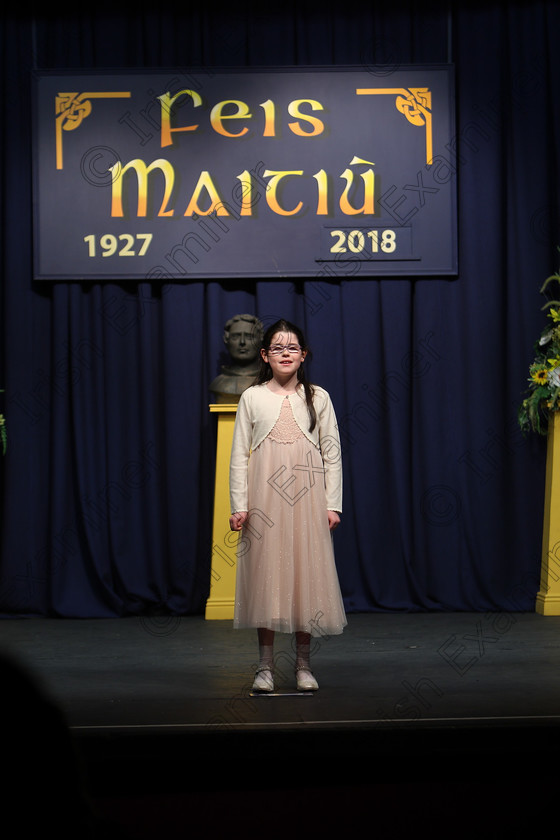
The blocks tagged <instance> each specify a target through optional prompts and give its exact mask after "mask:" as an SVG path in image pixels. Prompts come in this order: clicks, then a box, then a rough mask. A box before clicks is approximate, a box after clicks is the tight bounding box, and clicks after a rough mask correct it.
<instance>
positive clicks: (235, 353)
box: [210, 315, 263, 403]
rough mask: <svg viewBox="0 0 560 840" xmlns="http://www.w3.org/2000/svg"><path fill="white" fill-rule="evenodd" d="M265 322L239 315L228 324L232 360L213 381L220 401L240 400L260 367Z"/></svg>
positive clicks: (227, 341)
mask: <svg viewBox="0 0 560 840" xmlns="http://www.w3.org/2000/svg"><path fill="white" fill-rule="evenodd" d="M262 336H263V325H262V323H261V322H260V321H259V319H258V318H257V317H256V316H255V315H235V316H234V317H233V318H230V320H229V321H228V322H227V323H226V325H225V327H224V335H223V340H224V344H225V345H226V347H227V348H228V350H229V354H230V356H231V359H232V363H231V364H230V365H222V372H221V374H220V375H219V376H217V377H216V378H215V379H214V381H213V382H212V383H211V384H210V390H211V391H212V392H213V394H214V396H215V398H216V402H217V403H237V402H239V397H240V396H241V394H242V393H243V391H245V390H246V389H247V388H249V386H250V385H252V384H253V381H254V379H255V376H256V375H257V372H258V370H259V351H260V346H261V341H262Z"/></svg>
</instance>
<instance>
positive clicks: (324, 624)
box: [234, 436, 347, 636]
mask: <svg viewBox="0 0 560 840" xmlns="http://www.w3.org/2000/svg"><path fill="white" fill-rule="evenodd" d="M322 467H323V464H322V460H321V455H320V453H319V452H318V451H317V450H316V449H315V447H314V446H313V445H312V444H311V443H310V442H309V441H308V440H307V438H305V437H303V436H302V437H300V438H299V439H298V440H296V441H294V442H293V443H279V442H278V441H275V440H272V439H270V438H266V439H265V440H264V441H263V442H262V443H261V444H260V446H258V447H257V449H256V450H255V451H254V452H252V453H251V457H250V458H249V472H248V482H249V484H248V491H249V506H250V511H249V518H248V520H247V523H246V525H245V527H244V528H243V531H242V533H241V535H240V540H239V547H238V558H237V582H236V593H235V613H234V628H236V629H241V628H247V627H252V628H257V627H267V628H269V629H270V630H275V631H279V632H282V633H293V632H295V631H298V630H301V631H304V632H306V633H311V635H313V636H325V635H329V636H330V635H335V634H338V633H342V630H343V628H344V627H345V626H346V623H347V622H346V615H345V611H344V605H343V601H342V596H341V592H340V585H339V582H338V575H337V572H336V566H335V559H334V552H333V543H332V536H331V532H330V530H329V525H328V519H327V508H326V498H325V484H324V474H323V470H322Z"/></svg>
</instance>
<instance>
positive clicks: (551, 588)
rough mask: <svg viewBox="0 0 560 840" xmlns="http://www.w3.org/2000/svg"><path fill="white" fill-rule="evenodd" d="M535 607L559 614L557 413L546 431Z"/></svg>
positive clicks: (559, 420)
mask: <svg viewBox="0 0 560 840" xmlns="http://www.w3.org/2000/svg"><path fill="white" fill-rule="evenodd" d="M535 609H536V611H537V612H538V613H541V614H542V615H560V413H555V414H554V420H553V422H551V424H550V429H549V432H548V444H547V453H546V489H545V499H544V525H543V546H542V562H541V584H540V589H539V591H538V593H537V601H536V606H535Z"/></svg>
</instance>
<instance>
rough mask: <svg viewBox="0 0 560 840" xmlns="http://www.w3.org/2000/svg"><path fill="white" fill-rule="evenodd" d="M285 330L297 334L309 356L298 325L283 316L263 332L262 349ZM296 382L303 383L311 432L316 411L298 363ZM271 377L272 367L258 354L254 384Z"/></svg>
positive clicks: (299, 341) (259, 383)
mask: <svg viewBox="0 0 560 840" xmlns="http://www.w3.org/2000/svg"><path fill="white" fill-rule="evenodd" d="M279 332H285V333H293V334H294V335H295V336H297V340H298V344H299V346H300V347H301V349H302V350H305V351H307V355H306V358H307V359H310V358H311V352H310V350H309V347H308V346H307V342H306V340H305V337H304V335H303V333H302V331H301V330H300V328H299V327H296V325H295V324H292V323H290V321H285V320H284V319H283V318H281V319H280V321H276V323H275V324H272V326H270V327H269V328H268V329H267V330H266V332H265V334H264V335H263V339H262V343H261V347H262V349H263V350H268V348H269V347H270V342H271V341H272V339H273V338H274V336H275V335H276V333H279ZM297 378H298V382H300V383H301V384H302V385H303V388H304V391H305V401H306V403H307V410H308V412H309V431H310V432H312V431H313V429H314V428H315V426H316V425H317V412H316V411H315V406H314V405H313V385H312V384H311V383H310V382H308V381H307V377H306V376H305V369H304V366H303V365H300V366H299V368H298V372H297ZM270 379H272V368H271V367H270V365H269V364H268V362H265V360H264V359H263V357H262V356H260V368H259V372H258V374H257V377H256V379H255V385H263V384H264V383H265V382H268V381H269V380H270Z"/></svg>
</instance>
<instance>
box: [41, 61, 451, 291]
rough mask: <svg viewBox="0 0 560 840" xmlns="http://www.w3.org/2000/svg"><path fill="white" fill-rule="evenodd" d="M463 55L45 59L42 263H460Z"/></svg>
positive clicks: (318, 268)
mask: <svg viewBox="0 0 560 840" xmlns="http://www.w3.org/2000/svg"><path fill="white" fill-rule="evenodd" d="M455 152H456V150H455V137H454V112H453V71H452V68H451V67H450V66H449V65H443V66H439V65H438V66H433V65H422V66H404V67H398V68H397V69H395V70H393V71H392V72H389V71H382V69H379V70H378V71H376V68H375V67H369V68H368V67H342V68H341V67H329V68H317V67H312V68H304V69H302V68H273V69H257V70H253V69H250V68H249V69H214V68H212V69H204V70H198V71H194V70H193V71H188V72H186V71H167V72H164V71H157V72H150V73H146V72H144V71H142V72H139V73H133V72H131V73H120V72H119V73H116V74H115V73H109V72H104V71H101V72H99V71H95V72H92V73H88V74H79V75H76V74H69V73H42V74H39V75H38V76H37V77H36V79H35V90H34V160H33V168H34V180H33V184H34V196H33V197H34V277H35V279H36V280H113V281H119V280H131V279H132V280H138V281H148V282H151V281H158V280H160V281H162V282H164V283H168V282H173V281H178V280H185V279H189V278H193V279H194V278H204V279H214V278H261V277H262V278H286V277H298V278H314V277H317V278H320V277H323V278H325V277H326V278H337V277H338V278H341V277H342V278H343V277H358V278H359V277H377V276H379V277H383V276H406V277H410V276H431V275H434V276H441V275H453V274H456V272H457V231H456V166H455V161H456V154H455Z"/></svg>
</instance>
